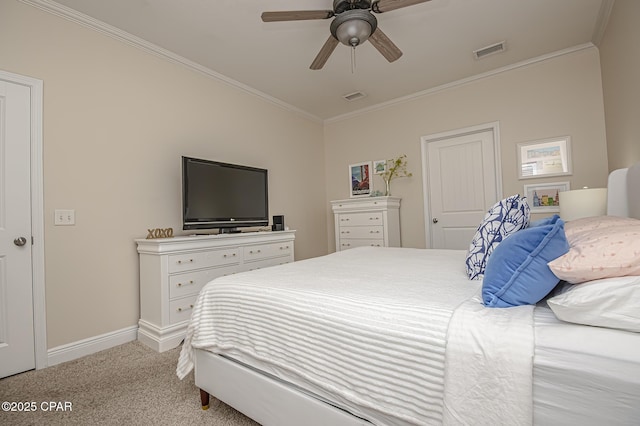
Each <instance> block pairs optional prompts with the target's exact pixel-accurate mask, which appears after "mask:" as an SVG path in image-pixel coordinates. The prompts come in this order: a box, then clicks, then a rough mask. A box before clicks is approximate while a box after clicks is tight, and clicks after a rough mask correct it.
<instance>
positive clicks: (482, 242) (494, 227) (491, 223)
mask: <svg viewBox="0 0 640 426" xmlns="http://www.w3.org/2000/svg"><path fill="white" fill-rule="evenodd" d="M530 216H531V211H530V209H529V204H527V198H526V197H521V196H520V195H518V194H516V195H512V196H510V197H507V198H505V199H504V200H501V201H499V202H497V203H496V204H494V205H493V207H491V208H490V209H489V211H488V212H487V214H486V215H485V217H484V219H483V220H482V223H481V224H480V226H478V230H477V231H476V233H475V235H474V236H473V240H471V244H470V245H469V251H468V252H467V259H466V267H467V275H468V276H469V279H470V280H477V279H481V278H482V277H483V275H484V270H485V267H486V266H487V260H488V259H489V256H491V253H492V252H493V250H495V248H496V247H497V246H498V244H500V242H501V241H502V240H503V239H505V238H506V237H508V236H509V235H511V234H513V233H514V232H516V231H519V230H520V229H525V228H526V227H528V226H529V218H530Z"/></svg>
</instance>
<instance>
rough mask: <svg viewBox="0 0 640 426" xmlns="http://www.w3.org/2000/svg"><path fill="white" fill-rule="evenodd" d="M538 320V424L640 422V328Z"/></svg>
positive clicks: (544, 310)
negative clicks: (626, 329)
mask: <svg viewBox="0 0 640 426" xmlns="http://www.w3.org/2000/svg"><path fill="white" fill-rule="evenodd" d="M534 319H535V340H536V347H535V358H534V369H533V398H534V422H535V424H537V425H567V426H569V425H571V426H573V425H593V426H600V425H605V424H607V425H638V424H640V400H639V398H640V333H632V332H628V331H621V330H614V329H609V328H601V327H590V326H582V325H576V324H570V323H566V322H562V321H560V320H558V319H557V318H556V317H555V315H554V314H553V312H552V311H551V310H550V309H549V308H548V307H547V306H545V305H544V304H541V306H538V307H536V310H535V313H534Z"/></svg>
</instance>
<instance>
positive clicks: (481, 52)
mask: <svg viewBox="0 0 640 426" xmlns="http://www.w3.org/2000/svg"><path fill="white" fill-rule="evenodd" d="M505 50H507V48H506V43H505V42H504V41H501V42H500V43H496V44H492V45H491V46H487V47H483V48H482V49H478V50H474V51H473V57H474V58H476V59H482V58H484V57H485V56H489V55H493V54H494V53H500V52H504V51H505Z"/></svg>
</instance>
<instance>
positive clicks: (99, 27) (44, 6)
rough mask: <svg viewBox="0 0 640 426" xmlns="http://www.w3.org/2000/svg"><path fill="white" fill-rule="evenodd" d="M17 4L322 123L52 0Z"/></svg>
mask: <svg viewBox="0 0 640 426" xmlns="http://www.w3.org/2000/svg"><path fill="white" fill-rule="evenodd" d="M19 1H20V2H22V3H24V4H27V5H29V6H33V7H35V8H38V9H41V10H44V11H45V12H48V13H51V14H52V15H55V16H58V17H61V18H64V19H67V20H69V21H71V22H74V23H76V24H80V25H83V26H85V27H88V28H90V29H92V30H95V31H97V32H99V33H101V34H104V35H106V36H108V37H111V38H114V39H116V40H119V41H121V42H124V43H126V44H129V45H130V46H133V47H136V48H138V49H141V50H143V51H145V52H146V53H150V54H152V55H155V56H158V57H160V58H163V59H166V60H169V61H171V62H173V63H177V64H179V65H182V66H185V67H187V68H189V69H191V70H194V71H197V72H199V73H201V74H204V75H205V76H207V77H210V78H212V79H214V80H217V81H220V82H222V83H224V84H226V85H228V86H231V87H233V88H236V89H238V90H240V91H242V92H244V93H248V94H250V95H253V96H256V97H258V98H261V99H262V100H265V101H267V102H269V103H270V104H272V105H276V106H278V107H280V108H282V109H285V110H287V111H290V112H293V113H296V114H298V115H301V116H303V117H304V118H306V119H308V120H311V121H314V122H317V123H322V121H323V120H322V119H321V118H319V117H317V116H315V115H313V114H310V113H308V112H307V111H304V110H302V109H300V108H297V107H295V106H293V105H291V104H288V103H286V102H283V101H281V100H280V99H277V98H274V97H273V96H270V95H267V94H266V93H263V92H261V91H259V90H256V89H254V88H252V87H250V86H247V85H246V84H243V83H240V82H239V81H236V80H233V79H231V78H229V77H227V76H225V75H222V74H220V73H218V72H216V71H214V70H212V69H210V68H207V67H205V66H202V65H200V64H197V63H195V62H193V61H190V60H189V59H187V58H184V57H182V56H180V55H177V54H175V53H173V52H171V51H169V50H167V49H164V48H162V47H160V46H157V45H155V44H153V43H150V42H148V41H146V40H143V39H142V38H140V37H137V36H134V35H133V34H130V33H128V32H126V31H122V30H120V29H118V28H116V27H113V26H111V25H108V24H106V23H104V22H102V21H99V20H97V19H94V18H92V17H90V16H87V15H85V14H83V13H80V12H78V11H77V10H73V9H71V8H69V7H66V6H64V5H61V4H59V3H56V2H55V1H52V0H19Z"/></svg>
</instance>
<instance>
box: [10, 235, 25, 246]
mask: <svg viewBox="0 0 640 426" xmlns="http://www.w3.org/2000/svg"><path fill="white" fill-rule="evenodd" d="M13 244H15V245H17V246H18V247H21V246H23V245H25V244H27V239H26V238H25V237H18V238H16V239H15V240H13Z"/></svg>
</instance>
